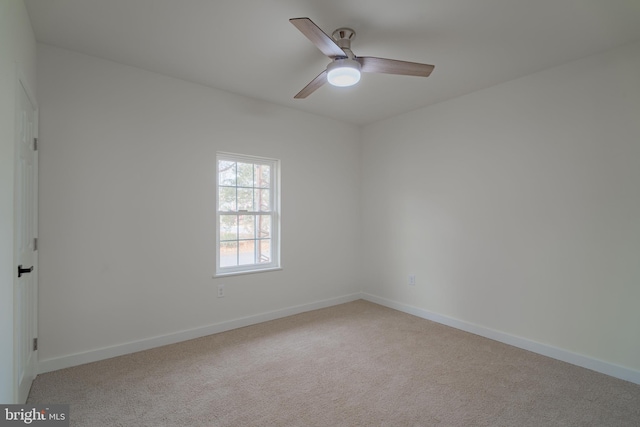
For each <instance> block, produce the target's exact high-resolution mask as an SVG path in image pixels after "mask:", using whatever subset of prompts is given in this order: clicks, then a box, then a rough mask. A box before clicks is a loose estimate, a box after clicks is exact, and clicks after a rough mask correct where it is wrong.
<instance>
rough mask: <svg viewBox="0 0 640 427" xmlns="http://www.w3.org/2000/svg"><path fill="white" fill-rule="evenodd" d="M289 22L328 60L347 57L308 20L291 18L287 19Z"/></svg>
mask: <svg viewBox="0 0 640 427" xmlns="http://www.w3.org/2000/svg"><path fill="white" fill-rule="evenodd" d="M289 22H291V23H292V24H293V25H294V26H295V27H296V28H297V29H298V30H300V32H301V33H302V34H304V35H305V36H307V38H308V39H309V40H311V43H313V44H314V45H316V47H317V48H318V49H320V51H321V52H322V53H324V54H325V55H327V56H328V57H329V58H331V59H333V58H335V57H343V56H344V57H347V56H348V55H347V54H346V53H345V51H344V50H342V49H340V47H339V46H338V45H337V44H336V42H334V41H333V39H332V38H331V37H329V36H328V35H326V34H325V32H324V31H322V30H321V29H320V27H318V26H317V25H316V24H314V23H313V21H312V20H311V19H309V18H292V19H289Z"/></svg>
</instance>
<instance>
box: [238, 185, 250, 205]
mask: <svg viewBox="0 0 640 427" xmlns="http://www.w3.org/2000/svg"><path fill="white" fill-rule="evenodd" d="M238 210H239V211H241V210H246V211H252V210H254V209H253V190H252V189H251V188H238Z"/></svg>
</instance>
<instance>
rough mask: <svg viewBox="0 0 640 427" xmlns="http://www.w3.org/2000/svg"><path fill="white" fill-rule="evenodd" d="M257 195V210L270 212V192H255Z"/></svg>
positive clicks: (257, 190) (256, 190)
mask: <svg viewBox="0 0 640 427" xmlns="http://www.w3.org/2000/svg"><path fill="white" fill-rule="evenodd" d="M254 194H255V205H254V206H255V209H256V210H260V211H263V212H265V211H270V210H271V206H270V200H269V190H259V189H255V190H254Z"/></svg>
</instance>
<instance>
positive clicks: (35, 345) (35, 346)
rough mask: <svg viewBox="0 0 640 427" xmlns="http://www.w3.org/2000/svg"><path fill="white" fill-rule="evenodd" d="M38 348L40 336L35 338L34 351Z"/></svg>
mask: <svg viewBox="0 0 640 427" xmlns="http://www.w3.org/2000/svg"><path fill="white" fill-rule="evenodd" d="M36 350H38V338H34V339H33V351H36Z"/></svg>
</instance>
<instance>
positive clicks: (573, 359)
mask: <svg viewBox="0 0 640 427" xmlns="http://www.w3.org/2000/svg"><path fill="white" fill-rule="evenodd" d="M362 299H364V300H366V301H370V302H373V303H376V304H380V305H383V306H385V307H389V308H393V309H395V310H398V311H402V312H404V313H408V314H412V315H414V316H418V317H421V318H423V319H427V320H431V321H433V322H436V323H441V324H443V325H446V326H451V327H453V328H456V329H460V330H462V331H465V332H470V333H472V334H475V335H479V336H481V337H485V338H489V339H492V340H494V341H499V342H502V343H505V344H509V345H512V346H514V347H518V348H522V349H524V350H528V351H531V352H534V353H537V354H541V355H543V356H547V357H551V358H552V359H556V360H561V361H563V362H567V363H571V364H572V365H577V366H581V367H583V368H587V369H590V370H592V371H596V372H600V373H602V374H605V375H609V376H612V377H615V378H619V379H622V380H625V381H629V382H632V383H635V384H640V371H636V370H634V369H630V368H626V367H624V366H619V365H615V364H613V363H609V362H604V361H602V360H598V359H594V358H591V357H588V356H584V355H582V354H577V353H573V352H571V351H568V350H564V349H561V348H558V347H554V346H551V345H547V344H541V343H539V342H536V341H531V340H528V339H526V338H522V337H518V336H515V335H510V334H507V333H504V332H500V331H496V330H493V329H490V328H486V327H483V326H479V325H476V324H473V323H469V322H465V321H462V320H458V319H454V318H451V317H447V316H443V315H440V314H437V313H433V312H431V311H428V310H424V309H421V308H417V307H413V306H411V305H408V304H403V303H399V302H396V301H392V300H389V299H386V298H382V297H379V296H376V295H371V294H368V293H363V294H362Z"/></svg>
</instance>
